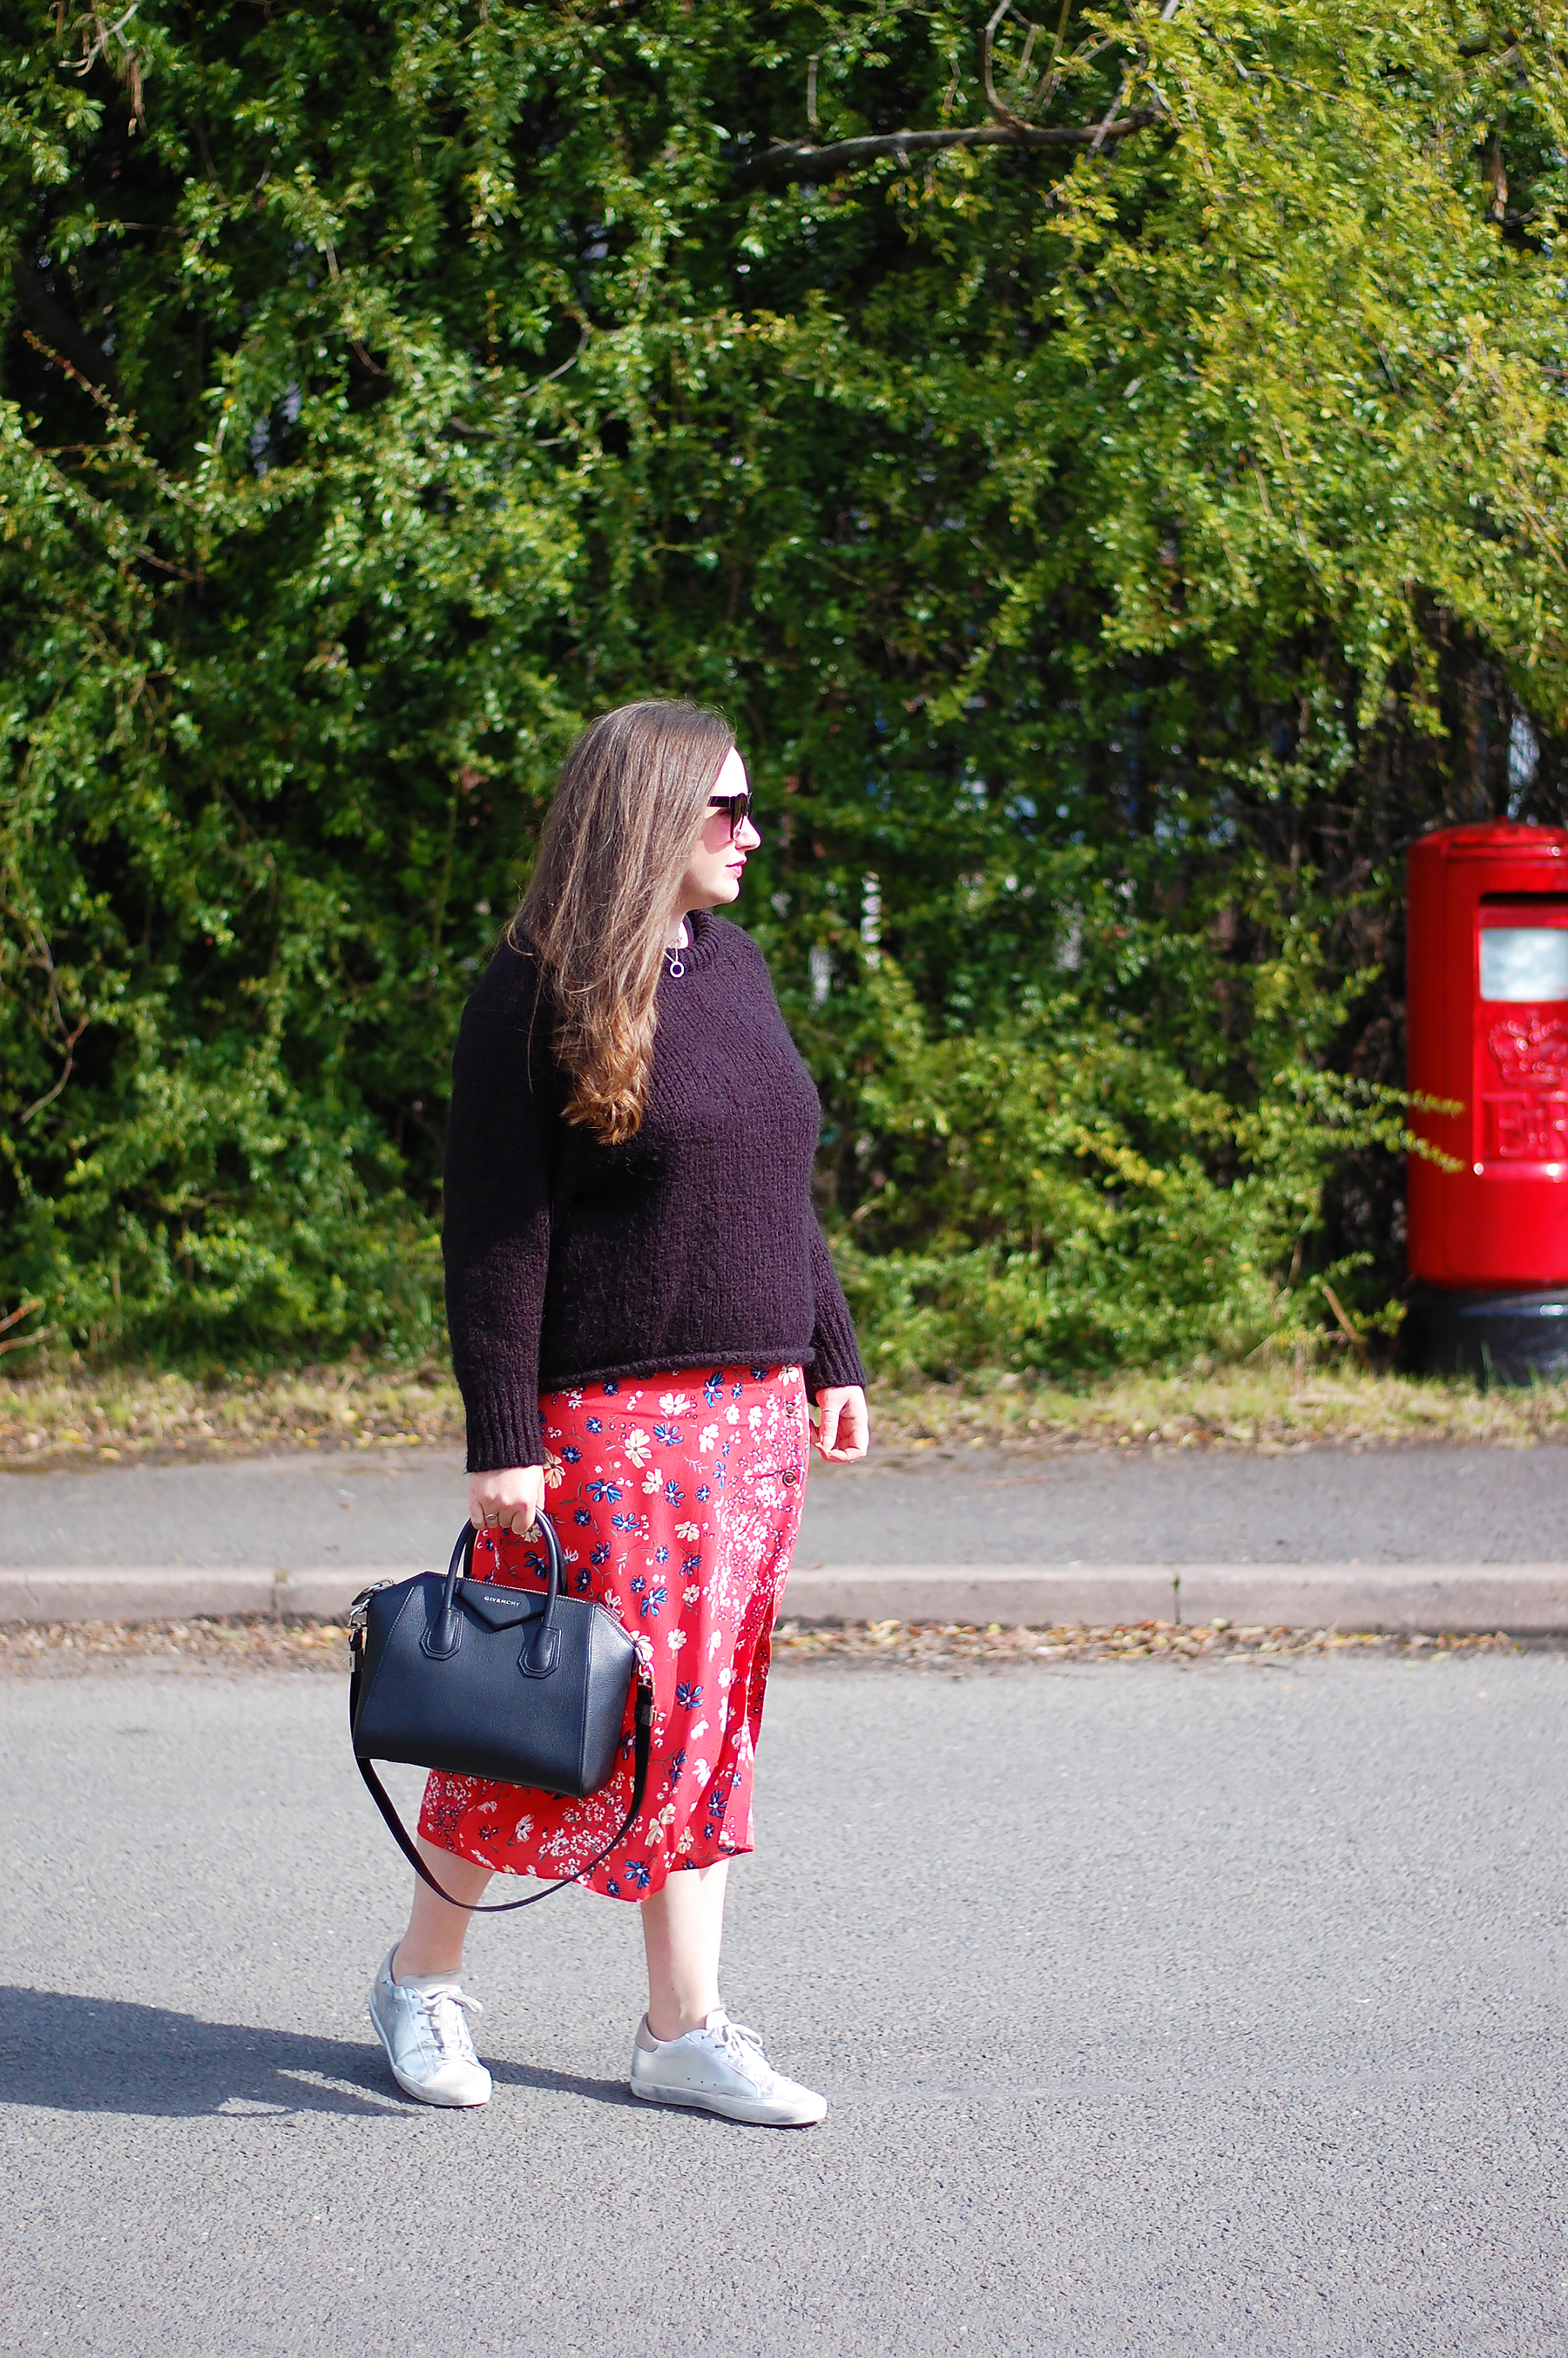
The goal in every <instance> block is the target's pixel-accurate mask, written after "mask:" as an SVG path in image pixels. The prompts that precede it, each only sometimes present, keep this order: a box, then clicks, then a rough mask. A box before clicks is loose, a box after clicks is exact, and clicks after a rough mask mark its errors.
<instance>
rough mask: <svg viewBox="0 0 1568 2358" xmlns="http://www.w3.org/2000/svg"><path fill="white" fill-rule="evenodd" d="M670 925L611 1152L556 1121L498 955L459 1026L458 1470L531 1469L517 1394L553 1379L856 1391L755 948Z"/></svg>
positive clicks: (776, 1022) (454, 1143)
mask: <svg viewBox="0 0 1568 2358" xmlns="http://www.w3.org/2000/svg"><path fill="white" fill-rule="evenodd" d="M687 923H688V925H689V928H690V932H691V936H692V939H691V946H690V947H689V948H688V949H687V950H684V951H682V953H681V959H682V963H683V964H684V965H685V967H686V972H685V974H684V975H681V976H679V977H675V976H671V975H670V974H668V973H667V972H666V973H665V974H664V975H663V976H662V978H661V979H660V983H659V999H658V1027H657V1030H656V1032H655V1034H654V1069H653V1076H652V1086H651V1090H650V1095H649V1101H648V1109H647V1112H646V1114H645V1116H644V1118H643V1126H642V1128H641V1129H640V1130H638V1132H637V1135H636V1136H635V1138H633V1139H632V1140H630V1141H628V1142H627V1143H626V1144H625V1145H623V1146H604V1145H601V1144H600V1141H599V1140H598V1139H596V1138H595V1137H594V1136H593V1134H592V1133H591V1131H589V1130H584V1129H582V1128H581V1127H580V1126H579V1125H578V1124H576V1123H573V1122H568V1121H567V1120H565V1119H564V1118H563V1114H562V1107H563V1105H564V1103H565V1100H566V1096H567V1084H566V1080H565V1076H563V1074H562V1072H561V1070H560V1067H559V1066H558V1065H557V1063H556V1061H555V1058H554V1056H553V1055H552V1054H551V1049H550V1033H551V1025H550V1021H549V1011H548V1007H547V1004H541V1005H540V1006H539V1009H538V1020H537V1021H536V1022H535V1020H534V1018H535V996H536V993H537V990H538V972H537V968H536V967H535V962H534V960H533V959H532V958H531V957H526V956H524V955H523V954H522V953H520V952H518V951H516V950H514V949H512V948H510V947H508V946H506V945H505V944H503V946H502V947H501V948H500V949H499V950H497V952H496V954H495V956H494V957H493V958H492V960H491V963H490V966H489V968H488V969H487V971H486V973H485V975H484V978H483V979H482V980H481V983H480V986H479V988H478V990H476V991H475V992H474V994H473V997H472V998H471V999H470V1001H469V1003H468V1005H467V1007H466V1008H465V1009H464V1011H463V1020H462V1027H461V1030H460V1033H459V1036H458V1045H457V1052H456V1055H455V1056H454V1057H453V1061H452V1104H451V1112H450V1115H449V1120H448V1125H447V1178H446V1219H445V1224H444V1226H443V1229H442V1237H441V1243H442V1251H443V1254H444V1257H445V1260H446V1271H447V1325H448V1328H449V1332H450V1335H451V1338H452V1359H453V1364H454V1366H455V1367H456V1369H457V1377H458V1382H459V1384H460V1387H461V1390H462V1395H463V1404H464V1406H465V1407H466V1409H467V1411H468V1434H469V1469H470V1472H471V1473H488V1472H492V1471H493V1470H495V1469H496V1468H497V1467H500V1466H537V1465H539V1464H541V1463H542V1462H543V1458H544V1449H543V1445H542V1443H541V1439H540V1432H539V1394H540V1392H541V1391H555V1390H561V1389H563V1388H565V1387H566V1386H568V1385H570V1384H585V1383H592V1382H597V1381H599V1380H600V1379H602V1378H604V1377H607V1376H643V1375H656V1374H658V1373H659V1372H660V1371H661V1370H662V1369H664V1368H699V1367H715V1368H717V1367H725V1366H737V1365H741V1366H746V1367H777V1366H780V1365H784V1364H789V1363H797V1364H800V1365H803V1366H806V1367H807V1368H809V1369H810V1375H809V1378H808V1382H809V1384H810V1387H811V1389H812V1390H813V1391H818V1390H825V1389H827V1387H829V1386H834V1385H843V1384H861V1383H864V1381H865V1376H864V1373H863V1371H862V1369H861V1367H860V1357H859V1354H858V1353H857V1351H856V1348H855V1332H854V1328H853V1326H852V1325H851V1324H850V1319H849V1309H848V1306H847V1305H846V1303H845V1301H844V1296H843V1294H842V1293H841V1292H840V1290H839V1286H838V1279H837V1278H836V1277H835V1276H834V1274H833V1265H832V1263H831V1261H830V1260H828V1257H827V1245H826V1243H825V1242H824V1240H823V1236H822V1231H821V1229H820V1228H818V1227H817V1225H816V1216H815V1215H814V1213H813V1211H812V1208H811V1165H812V1159H813V1157H814V1155H815V1154H816V1141H817V1132H818V1129H819V1127H820V1121H821V1109H820V1108H819V1106H818V1103H817V1098H816V1088H815V1087H814V1086H813V1084H812V1080H811V1076H810V1075H809V1074H808V1073H807V1071H806V1066H805V1065H803V1064H802V1063H801V1060H800V1057H799V1056H798V1055H797V1054H796V1053H795V1044H794V1043H793V1041H792V1040H791V1039H790V1036H789V1033H788V1032H787V1031H786V1030H785V1028H784V1017H783V1016H782V1015H781V1014H780V1012H779V1008H778V1001H776V1000H775V999H774V997H773V985H772V983H771V982H770V980H769V979H768V970H767V967H766V965H765V963H764V962H763V958H762V952H761V951H760V950H759V949H758V947H757V946H756V944H755V943H754V942H753V941H752V939H751V937H750V936H748V935H746V934H743V933H742V932H741V929H740V927H739V926H738V925H730V924H728V923H726V921H725V920H724V919H723V918H721V917H715V916H711V915H709V914H707V913H706V912H702V913H699V914H697V915H696V916H694V917H692V918H690V919H688V920H687Z"/></svg>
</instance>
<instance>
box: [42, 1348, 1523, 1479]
mask: <svg viewBox="0 0 1568 2358" xmlns="http://www.w3.org/2000/svg"><path fill="white" fill-rule="evenodd" d="M872 1419H873V1431H874V1434H875V1438H876V1442H877V1444H878V1446H879V1448H880V1449H881V1450H882V1451H887V1450H908V1451H910V1452H912V1453H924V1452H927V1451H936V1452H941V1451H944V1450H952V1449H963V1448H985V1447H990V1448H1000V1449H1008V1450H1021V1451H1030V1452H1042V1453H1044V1452H1049V1451H1055V1450H1063V1449H1076V1448H1149V1447H1153V1446H1163V1447H1167V1448H1189V1449H1191V1448H1206V1447H1207V1448H1232V1449H1255V1450H1261V1451H1271V1450H1281V1449H1299V1448H1304V1447H1308V1446H1311V1445H1312V1444H1314V1443H1322V1442H1335V1443H1338V1444H1342V1445H1349V1446H1353V1447H1357V1448H1387V1447H1390V1446H1395V1445H1398V1444H1406V1443H1411V1442H1423V1441H1425V1442H1454V1441H1472V1442H1488V1443H1492V1444H1499V1445H1501V1446H1504V1447H1511V1448H1523V1447H1529V1446H1530V1444H1534V1443H1536V1442H1542V1441H1568V1384H1538V1385H1535V1386H1533V1387H1532V1388H1530V1390H1504V1389H1501V1388H1494V1389H1493V1390H1482V1389H1481V1388H1480V1387H1479V1386H1477V1385H1476V1384H1473V1383H1467V1382H1462V1381H1458V1380H1447V1379H1439V1378H1425V1379H1418V1378H1413V1377H1410V1376H1376V1375H1370V1374H1363V1373H1361V1372H1359V1371H1358V1370H1352V1369H1346V1368H1321V1369H1314V1368H1292V1367H1290V1366H1275V1367H1264V1368H1256V1369H1253V1368H1217V1369H1216V1370H1215V1371H1214V1372H1212V1373H1209V1374H1204V1375H1173V1376H1151V1375H1137V1374H1130V1375H1120V1376H1117V1377H1114V1378H1110V1379H1107V1380H1105V1381H1104V1382H1101V1383H1098V1384H1086V1385H1084V1386H1082V1387H1072V1388H1069V1387H1068V1386H1065V1385H1060V1384H1049V1383H1035V1382H1031V1381H1028V1380H1025V1379H1019V1378H1015V1377H1006V1376H1003V1377H1000V1378H999V1377H995V1376H979V1377H977V1378H976V1379H973V1380H972V1381H971V1382H968V1383H959V1384H930V1385H926V1386H925V1387H923V1388H921V1389H918V1390H892V1389H888V1390H878V1391H877V1392H875V1393H874V1394H873V1398H872ZM462 1437H463V1416H462V1402H461V1401H460V1398H459V1396H458V1390H457V1386H456V1385H455V1384H454V1383H453V1381H452V1379H451V1377H450V1375H449V1373H448V1372H447V1371H446V1369H445V1368H442V1367H439V1366H437V1365H435V1364H433V1363H432V1364H429V1365H427V1366H424V1367H418V1368H391V1369H388V1368H366V1367H362V1366H355V1365H345V1366H340V1367H334V1368H301V1369H298V1370H296V1371H295V1372H293V1373H289V1374H283V1375H274V1376H244V1377H236V1378H234V1379H232V1380H230V1381H226V1382H225V1381H202V1380H200V1379H197V1378H194V1377H191V1376H186V1375H178V1374H169V1373H157V1372H152V1371H146V1370H137V1369H135V1368H111V1369H105V1370H103V1371H98V1372H88V1371H84V1370H81V1369H70V1370H67V1371H64V1372H61V1373H59V1374H50V1373H47V1372H46V1373H41V1374H38V1375H36V1376H31V1377H19V1376H18V1377H15V1378H13V1379H10V1380H9V1381H0V1466H5V1467H10V1468H16V1467H21V1466H70V1465H84V1464H97V1465H113V1464H114V1463H116V1462H121V1461H128V1460H135V1459H143V1460H151V1461H157V1460H166V1461H167V1460H178V1459H180V1458H211V1457H228V1456H253V1455H259V1454H264V1453H266V1452H270V1451H276V1450H289V1449H357V1450H382V1449H404V1448H408V1447H410V1446H412V1445H415V1444H419V1443H439V1444H446V1445H447V1446H449V1447H457V1446H460V1444H461V1442H462Z"/></svg>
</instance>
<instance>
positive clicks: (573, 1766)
mask: <svg viewBox="0 0 1568 2358" xmlns="http://www.w3.org/2000/svg"><path fill="white" fill-rule="evenodd" d="M539 1532H540V1536H541V1538H542V1540H543V1542H544V1548H545V1554H546V1561H547V1563H548V1566H549V1584H548V1586H547V1588H546V1591H545V1593H544V1595H540V1594H539V1593H538V1591H537V1590H535V1589H526V1588H504V1587H503V1586H502V1585H500V1584H499V1583H498V1582H495V1581H490V1580H475V1579H474V1578H473V1577H472V1574H473V1543H474V1529H473V1525H472V1524H471V1523H465V1524H464V1525H463V1528H462V1532H461V1535H460V1538H459V1540H458V1543H457V1545H456V1547H455V1548H454V1549H453V1550H452V1560H451V1563H449V1565H448V1567H447V1572H446V1575H445V1577H444V1578H443V1576H442V1575H441V1574H439V1573H438V1572H424V1573H421V1574H419V1575H418V1576H417V1578H416V1579H414V1580H404V1581H398V1582H395V1583H393V1582H390V1581H381V1582H378V1583H377V1584H376V1585H375V1586H374V1587H373V1588H367V1589H365V1590H364V1591H363V1592H362V1594H361V1595H359V1596H356V1597H355V1599H354V1602H353V1605H352V1606H351V1609H350V1613H349V1626H350V1647H351V1661H352V1671H351V1677H350V1680H349V1728H350V1733H351V1736H352V1739H353V1747H354V1758H355V1760H356V1762H357V1763H358V1765H359V1772H360V1775H361V1776H362V1778H363V1779H364V1781H365V1783H366V1785H367V1786H368V1787H369V1789H370V1794H371V1799H372V1800H373V1801H374V1803H375V1805H376V1808H377V1809H378V1810H379V1811H380V1812H381V1814H382V1816H383V1817H384V1819H385V1821H386V1823H387V1826H388V1827H389V1829H390V1831H391V1833H392V1837H393V1840H394V1841H395V1843H396V1844H397V1846H398V1848H399V1849H400V1850H401V1851H402V1853H403V1855H404V1856H405V1858H406V1859H407V1861H408V1863H409V1865H410V1866H412V1867H413V1869H414V1872H415V1873H416V1875H417V1876H418V1877H420V1879H421V1880H422V1881H423V1882H425V1883H427V1884H428V1885H429V1887H430V1888H431V1890H432V1891H435V1892H438V1893H439V1894H440V1897H441V1898H443V1899H445V1900H448V1901H449V1903H450V1905H451V1906H452V1907H454V1908H460V1907H462V1906H463V1905H464V1902H463V1901H461V1900H460V1899H453V1898H452V1897H451V1894H450V1893H449V1892H447V1891H442V1890H441V1887H440V1885H439V1884H438V1882H437V1880H436V1878H435V1877H434V1876H433V1875H432V1874H431V1873H430V1870H429V1868H428V1867H427V1866H426V1865H425V1862H424V1860H423V1859H422V1858H421V1857H420V1855H419V1854H418V1852H417V1851H416V1849H415V1847H414V1844H413V1843H412V1841H411V1840H410V1839H409V1835H408V1831H407V1829H406V1826H405V1825H404V1823H403V1821H402V1820H401V1818H399V1816H398V1814H397V1812H396V1810H395V1808H394V1807H393V1803H392V1798H391V1795H390V1794H389V1793H388V1792H387V1790H386V1788H385V1787H384V1785H383V1783H382V1781H381V1779H380V1778H379V1777H378V1776H377V1775H376V1773H375V1770H374V1769H373V1767H372V1766H371V1763H372V1761H373V1760H407V1761H411V1762H413V1763H414V1764H415V1766H416V1767H417V1768H445V1769H448V1770H451V1771H453V1772H455V1773H456V1774H458V1775H459V1776H463V1777H485V1778H491V1779H494V1781H495V1782H496V1783H498V1784H502V1785H530V1786H535V1787H538V1788H539V1789H540V1790H543V1791H544V1792H546V1793H561V1794H570V1795H572V1796H574V1797H578V1798H580V1797H581V1796H583V1795H585V1794H588V1793H596V1792H598V1790H599V1789H600V1786H601V1785H603V1784H605V1783H606V1782H607V1781H608V1779H609V1778H610V1776H611V1773H612V1771H613V1769H614V1768H615V1763H616V1758H617V1756H618V1754H619V1752H620V1749H621V1733H622V1727H623V1726H624V1725H625V1720H626V1693H627V1689H628V1687H629V1686H630V1685H631V1684H632V1683H633V1682H635V1683H636V1690H637V1701H636V1710H635V1715H634V1720H633V1728H634V1743H633V1790H632V1806H631V1808H630V1809H629V1810H628V1811H627V1812H626V1815H625V1818H624V1820H623V1821H622V1824H621V1825H620V1827H619V1828H618V1829H617V1831H616V1833H615V1835H614V1837H613V1839H612V1840H611V1841H610V1842H608V1843H607V1844H605V1846H604V1848H603V1849H602V1850H601V1851H600V1854H599V1856H598V1857H597V1858H595V1859H592V1860H590V1861H589V1865H588V1866H583V1867H579V1869H578V1872H577V1874H576V1875H573V1876H567V1877H565V1878H564V1879H563V1880H562V1881H561V1882H559V1883H552V1884H550V1885H548V1886H547V1887H546V1889H545V1890H543V1891H535V1892H531V1893H530V1894H529V1896H528V1897H527V1898H526V1899H508V1900H503V1901H502V1902H501V1903H500V1904H499V1905H496V1904H493V1903H492V1904H491V1905H489V1906H486V1907H483V1908H478V1909H472V1910H470V1913H472V1914H476V1915H481V1916H504V1915H508V1914H510V1913H511V1911H512V1910H513V1909H516V1908H532V1907H534V1906H535V1904H536V1903H537V1902H538V1901H539V1900H541V1899H548V1898H550V1897H551V1895H552V1893H554V1892H557V1891H564V1890H565V1889H566V1887H567V1885H568V1883H575V1882H577V1881H578V1880H579V1877H582V1876H584V1875H589V1874H591V1873H592V1871H593V1869H594V1868H595V1867H596V1866H602V1865H603V1863H604V1861H605V1860H606V1859H607V1858H608V1857H609V1856H610V1854H611V1851H612V1850H613V1849H614V1848H615V1845H616V1844H617V1843H619V1842H621V1841H622V1840H623V1838H624V1837H625V1835H626V1834H627V1833H628V1832H629V1831H630V1829H631V1825H632V1822H633V1819H634V1818H635V1817H636V1815H637V1812H638V1811H639V1810H640V1809H641V1808H642V1806H643V1790H644V1788H645V1786H646V1784H647V1781H648V1755H649V1751H650V1748H651V1746H652V1742H653V1732H654V1694H653V1686H652V1682H651V1681H650V1680H649V1679H648V1678H647V1677H646V1676H640V1675H639V1672H638V1666H637V1649H636V1644H635V1642H634V1640H633V1638H632V1636H631V1634H630V1633H629V1631H627V1630H626V1629H623V1628H622V1626H621V1623H620V1622H619V1621H617V1619H616V1618H615V1616H614V1615H613V1614H612V1613H607V1612H606V1611H605V1609H604V1607H603V1606H602V1605H590V1604H589V1603H588V1602H587V1600H586V1599H585V1598H582V1597H578V1596H563V1595H562V1594H561V1574H562V1570H563V1564H562V1558H561V1546H560V1541H559V1540H557V1537H556V1533H555V1531H554V1528H553V1526H552V1525H551V1523H550V1520H549V1518H548V1517H547V1516H546V1515H541V1516H540V1517H539ZM460 1574H461V1576H460Z"/></svg>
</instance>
